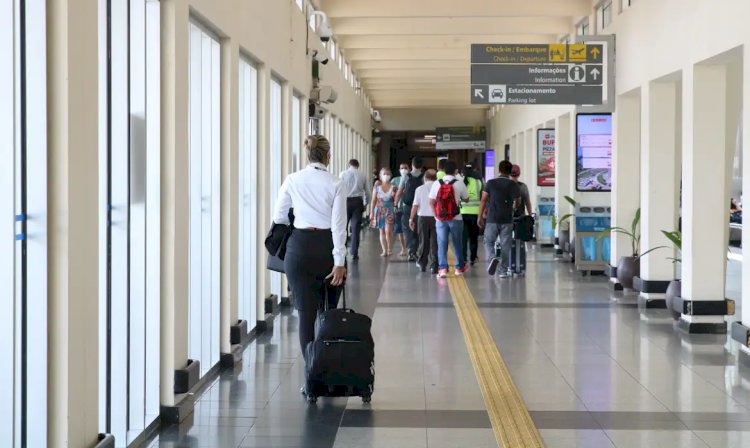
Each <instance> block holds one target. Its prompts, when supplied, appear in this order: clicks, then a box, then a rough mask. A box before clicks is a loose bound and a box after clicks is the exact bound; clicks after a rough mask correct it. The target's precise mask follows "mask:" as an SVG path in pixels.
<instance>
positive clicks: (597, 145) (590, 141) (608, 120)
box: [576, 114, 612, 191]
mask: <svg viewBox="0 0 750 448" xmlns="http://www.w3.org/2000/svg"><path fill="white" fill-rule="evenodd" d="M576 146H577V148H576V150H577V153H576V190H578V191H612V115H611V114H578V115H577V117H576Z"/></svg>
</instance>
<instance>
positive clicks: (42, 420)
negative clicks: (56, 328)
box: [0, 0, 47, 448]
mask: <svg viewBox="0 0 750 448" xmlns="http://www.w3.org/2000/svg"><path fill="white" fill-rule="evenodd" d="M45 30H46V24H45V1H44V0H25V1H24V0H6V1H3V2H0V160H2V163H0V235H2V238H0V284H2V285H3V288H2V290H0V446H3V447H19V448H20V447H37V446H46V445H47V180H46V179H47V121H46V118H47V108H46V105H47V93H46V85H47V79H46V73H47V67H46V47H45V43H46V39H45V36H46V31H45Z"/></svg>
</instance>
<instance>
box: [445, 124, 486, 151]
mask: <svg viewBox="0 0 750 448" xmlns="http://www.w3.org/2000/svg"><path fill="white" fill-rule="evenodd" d="M435 133H436V134H437V142H436V145H435V147H436V149H437V150H438V151H442V150H449V149H474V150H479V151H481V150H484V149H485V148H486V146H487V129H486V128H485V127H484V126H473V127H472V126H459V127H448V128H437V129H436V130H435Z"/></svg>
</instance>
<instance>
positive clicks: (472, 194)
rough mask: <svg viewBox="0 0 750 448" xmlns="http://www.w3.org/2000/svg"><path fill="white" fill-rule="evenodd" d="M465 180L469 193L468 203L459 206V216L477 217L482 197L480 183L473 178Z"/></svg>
mask: <svg viewBox="0 0 750 448" xmlns="http://www.w3.org/2000/svg"><path fill="white" fill-rule="evenodd" d="M467 179H468V181H469V184H468V185H467V186H466V189H467V190H468V191H469V202H464V203H462V204H461V214H462V215H478V214H479V204H480V202H481V196H482V181H481V180H479V179H475V178H473V177H468V178H467Z"/></svg>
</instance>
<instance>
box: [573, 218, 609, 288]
mask: <svg viewBox="0 0 750 448" xmlns="http://www.w3.org/2000/svg"><path fill="white" fill-rule="evenodd" d="M611 216H612V208H611V207H599V206H587V205H580V204H579V205H578V206H577V207H576V248H575V264H576V269H577V270H578V271H581V272H583V274H584V275H585V274H587V273H589V272H591V271H604V269H605V267H606V266H607V265H608V264H609V258H610V257H609V253H610V237H609V236H605V237H603V238H601V239H598V238H597V237H598V236H599V234H600V233H601V232H602V231H604V230H606V229H608V228H609V227H610V222H611Z"/></svg>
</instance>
